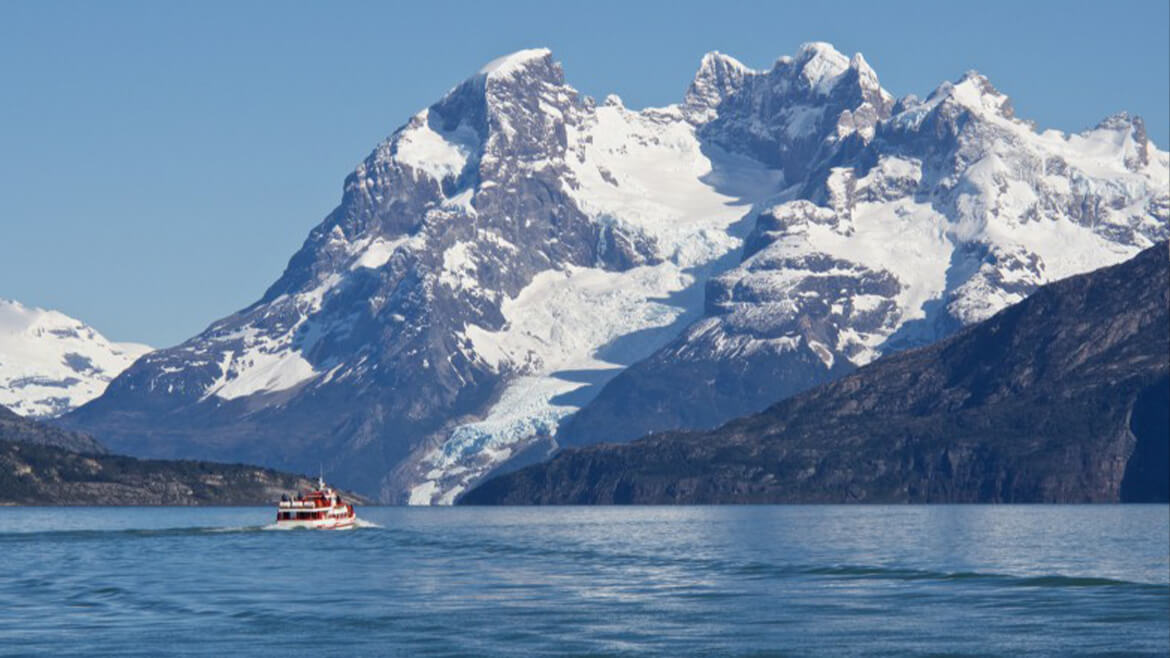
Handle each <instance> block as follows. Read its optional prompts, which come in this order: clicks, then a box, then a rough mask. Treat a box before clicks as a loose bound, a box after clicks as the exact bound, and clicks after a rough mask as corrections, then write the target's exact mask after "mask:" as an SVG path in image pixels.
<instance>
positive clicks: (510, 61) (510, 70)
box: [479, 48, 553, 79]
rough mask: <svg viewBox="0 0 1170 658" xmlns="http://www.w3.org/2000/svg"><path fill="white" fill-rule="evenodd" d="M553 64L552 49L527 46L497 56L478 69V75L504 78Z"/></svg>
mask: <svg viewBox="0 0 1170 658" xmlns="http://www.w3.org/2000/svg"><path fill="white" fill-rule="evenodd" d="M552 65H553V59H552V51H551V50H549V49H548V48H528V49H525V50H517V51H516V52H514V53H511V54H508V55H504V56H503V57H497V58H496V59H493V60H492V61H490V62H488V63H487V64H484V65H483V67H482V68H480V69H479V75H483V76H485V77H487V78H489V79H497V78H506V77H509V76H513V75H515V74H517V73H519V72H521V71H525V70H529V69H532V68H538V67H551V66H552Z"/></svg>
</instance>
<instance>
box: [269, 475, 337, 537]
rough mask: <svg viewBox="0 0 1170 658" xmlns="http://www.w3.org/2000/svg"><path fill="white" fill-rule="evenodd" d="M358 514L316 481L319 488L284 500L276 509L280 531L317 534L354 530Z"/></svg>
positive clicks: (329, 489) (333, 492)
mask: <svg viewBox="0 0 1170 658" xmlns="http://www.w3.org/2000/svg"><path fill="white" fill-rule="evenodd" d="M356 522H357V514H355V513H354V511H353V505H351V504H349V503H347V502H345V501H344V500H342V499H341V495H340V494H338V493H337V492H336V491H334V490H333V488H332V487H329V486H326V484H325V480H324V479H323V478H317V487H316V488H315V489H310V490H309V491H306V492H303V493H301V494H298V495H297V496H295V497H291V498H290V497H289V496H281V497H280V504H279V505H278V506H277V508H276V527H277V528H282V529H283V528H287V529H290V530H291V529H293V528H310V529H315V530H343V529H346V528H352V527H354V524H355V523H356Z"/></svg>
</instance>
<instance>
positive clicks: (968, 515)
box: [0, 505, 1170, 656]
mask: <svg viewBox="0 0 1170 658" xmlns="http://www.w3.org/2000/svg"><path fill="white" fill-rule="evenodd" d="M272 516H273V514H272V511H271V510H269V509H262V508H230V509H222V508H221V509H188V508H179V509H176V508H161V509H160V508H131V509H110V508H99V509H82V508H72V509H61V508H57V509H29V508H8V509H0V554H2V557H0V654H3V655H25V654H32V655H38V654H39V655H54V656H59V655H87V656H88V655H103V654H118V655H138V656H154V655H159V654H163V653H167V654H186V655H206V656H222V655H228V654H234V655H238V656H249V655H257V656H295V655H517V654H522V653H528V654H542V655H563V654H643V653H646V654H659V655H672V656H673V655H772V654H782V655H808V654H823V655H842V654H851V653H866V654H875V653H879V654H880V653H887V654H897V655H903V654H934V653H949V654H971V655H1018V654H1021V653H1029V652H1031V653H1036V654H1076V653H1085V654H1096V653H1104V652H1119V653H1123V654H1150V655H1165V654H1166V653H1167V652H1170V562H1168V552H1170V548H1168V546H1170V508H1168V507H1167V506H1165V505H1152V506H1076V507H1072V506H1070V507H1064V506H1060V507H1057V506H1036V507H1032V506H1027V507H1006V506H1004V507H989V506H938V507H852V506H841V507H839V506H825V507H783V506H780V507H770V506H765V507H634V508H613V507H609V508H571V507H570V508H479V509H463V508H454V509H451V508H447V509H409V508H363V509H360V510H359V516H360V517H362V518H364V519H366V520H368V521H372V522H374V523H377V524H379V525H380V526H381V527H378V528H364V529H359V530H355V531H352V532H307V531H302V532H281V531H266V530H263V529H261V528H262V526H263V525H265V524H267V523H269V521H270V519H271V517H272Z"/></svg>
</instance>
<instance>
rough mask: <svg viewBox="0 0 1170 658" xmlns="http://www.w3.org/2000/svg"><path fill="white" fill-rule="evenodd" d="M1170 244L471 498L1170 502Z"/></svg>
mask: <svg viewBox="0 0 1170 658" xmlns="http://www.w3.org/2000/svg"><path fill="white" fill-rule="evenodd" d="M1168 417H1170V250H1168V247H1167V244H1166V243H1162V244H1159V245H1157V246H1155V247H1153V248H1150V249H1148V250H1146V251H1144V252H1142V253H1141V254H1139V255H1138V256H1137V257H1136V258H1134V259H1132V260H1130V261H1128V262H1125V263H1123V264H1121V265H1117V266H1113V267H1109V268H1105V269H1102V270H1099V271H1096V272H1093V273H1090V274H1085V275H1080V276H1075V277H1072V278H1069V279H1066V280H1064V281H1061V282H1058V283H1054V284H1049V285H1047V286H1044V287H1042V288H1040V289H1039V290H1037V291H1036V292H1035V293H1034V294H1032V295H1031V296H1030V297H1028V298H1027V299H1025V300H1024V301H1023V302H1020V303H1018V304H1016V305H1014V306H1011V307H1009V308H1007V309H1006V310H1004V311H1001V312H1000V313H997V314H996V315H994V316H992V317H991V318H989V319H986V320H984V321H982V322H980V323H978V324H976V325H974V326H972V327H970V328H968V329H966V330H963V331H961V332H960V333H958V334H957V335H955V336H953V337H951V338H949V339H946V340H943V341H942V342H939V343H937V344H934V345H931V346H929V347H926V348H922V349H917V350H912V351H908V352H902V353H899V354H896V355H893V356H888V357H884V358H882V359H878V360H877V361H874V362H873V363H871V364H869V365H867V366H865V367H863V368H861V369H860V370H858V371H857V372H856V373H854V374H852V375H849V376H846V377H844V378H842V379H840V380H838V381H836V382H832V383H829V384H826V385H824V386H821V387H819V388H817V389H815V390H812V391H809V392H806V393H803V394H800V395H797V396H795V397H793V398H790V399H788V400H785V401H783V402H780V403H778V404H776V405H774V406H772V407H770V408H768V409H767V410H766V411H764V412H763V413H760V414H757V415H753V416H750V417H747V418H744V419H741V420H736V421H733V422H731V423H728V424H727V425H725V426H723V427H721V428H719V429H717V430H714V431H710V432H699V433H677V432H674V433H663V434H658V435H654V436H650V437H647V438H643V439H640V440H638V441H635V442H633V443H630V444H626V445H597V446H591V447H586V448H580V449H569V450H565V451H562V452H561V453H560V454H558V455H557V456H556V457H554V458H553V459H551V460H550V461H549V462H547V463H545V464H540V465H535V466H530V467H528V468H525V469H522V470H520V471H518V472H515V473H512V474H509V475H505V476H502V477H499V478H496V479H493V480H490V481H488V482H487V483H485V484H483V485H481V486H480V487H479V488H477V489H475V490H473V491H471V492H470V493H468V494H467V496H466V497H465V498H464V499H463V502H466V503H472V504H476V503H478V504H488V503H492V504H500V503H503V504H570V503H571V504H577V503H580V504H596V503H647V504H651V503H753V502H1117V501H1135V502H1137V501H1161V502H1165V501H1167V500H1168V499H1170V493H1168V482H1170V472H1168V469H1167V462H1166V459H1167V445H1168V443H1170V432H1168V431H1167V429H1168V428H1167V422H1168V421H1167V418H1168Z"/></svg>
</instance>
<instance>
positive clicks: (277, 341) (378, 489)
mask: <svg viewBox="0 0 1170 658" xmlns="http://www.w3.org/2000/svg"><path fill="white" fill-rule="evenodd" d="M1007 107H1008V106H1007V102H1006V99H1005V98H1003V97H1002V96H1001V95H999V94H998V93H997V92H994V90H991V89H990V86H989V85H987V84H985V81H983V80H982V79H981V78H978V77H969V78H965V79H964V80H963V81H961V82H960V83H958V84H954V85H944V86H943V87H941V88H940V90H939V91H938V92H936V94H935V95H933V96H932V97H931V98H930V99H928V100H926V101H921V102H919V101H916V100H914V99H903V100H901V101H895V99H894V98H893V97H892V96H891V95H890V94H889V93H888V92H886V91H884V90H883V89H882V88H881V86H880V85H879V84H878V81H877V76H876V74H875V73H874V72H873V70H872V69H871V68H870V67H869V66H868V64H867V63H866V62H865V60H864V59H863V58H862V57H860V56H855V57H853V58H847V57H844V56H843V55H841V54H840V53H838V52H837V51H836V50H834V49H833V48H832V47H831V46H828V45H827V44H808V45H806V46H803V47H802V48H801V49H800V51H799V52H798V53H797V55H796V56H794V57H785V58H781V59H780V60H778V61H777V62H776V64H775V65H774V66H773V67H772V68H771V69H769V70H768V71H754V70H751V69H749V68H747V67H745V66H743V65H742V64H740V63H739V62H736V61H735V60H734V59H732V58H730V57H727V56H725V55H720V54H717V53H712V54H710V55H708V56H706V57H704V58H703V61H702V63H701V66H700V69H699V71H698V73H697V74H696V76H695V79H694V81H693V83H692V84H691V86H690V88H689V90H688V91H687V92H686V95H685V97H684V100H683V102H682V103H680V104H678V105H672V106H669V107H666V108H650V109H645V110H641V111H633V110H630V109H628V108H625V107H624V106H623V105H622V103H621V100H620V99H618V98H617V97H614V96H611V97H609V98H606V99H605V100H604V101H602V102H600V103H599V102H595V101H594V100H592V99H590V98H587V97H584V96H582V95H580V94H578V93H577V91H576V90H574V89H573V88H572V87H571V86H569V85H568V84H567V83H566V82H565V79H564V76H563V73H562V71H561V69H560V66H559V65H558V64H556V63H555V62H554V61H553V59H552V57H551V54H550V53H549V52H548V51H545V50H530V51H522V52H519V53H515V54H513V55H510V56H507V57H504V58H501V59H500V60H497V61H495V62H492V63H489V64H488V65H487V66H485V67H484V68H483V69H482V70H480V71H479V72H477V73H476V74H475V75H473V76H471V77H470V78H469V79H467V80H466V81H464V82H463V83H461V84H459V85H458V86H456V87H455V88H454V89H452V90H451V91H450V92H449V93H448V94H447V95H446V96H444V97H443V98H442V99H441V100H439V102H437V103H435V104H434V105H432V106H431V107H429V108H427V109H426V110H423V111H422V112H420V113H418V114H417V115H415V116H414V117H412V118H411V119H410V120H409V121H408V122H407V123H406V125H404V126H403V127H402V128H400V129H399V130H398V131H396V132H395V133H394V134H393V135H391V136H390V137H389V138H388V139H387V140H385V141H384V142H383V143H382V144H380V145H378V146H377V147H376V148H375V149H374V151H373V152H372V153H371V154H370V156H369V157H368V158H366V160H365V161H363V162H362V163H361V164H360V165H359V166H358V167H357V168H356V169H355V170H354V172H353V173H352V174H350V176H349V177H347V179H346V181H345V186H344V191H343V196H342V200H341V204H340V205H339V206H338V207H337V209H336V210H334V211H333V213H331V214H330V215H329V216H328V217H327V218H326V219H325V220H324V221H323V222H322V223H321V224H320V225H319V226H318V227H317V228H315V229H314V230H313V231H312V233H311V234H310V235H309V237H308V239H307V240H306V241H305V244H304V246H303V247H302V249H301V250H300V251H299V252H298V253H297V254H295V255H294V256H293V257H292V259H291V260H290V261H289V265H288V268H287V269H286V270H285V272H284V274H283V275H282V276H281V277H280V278H279V280H277V282H276V283H275V284H274V285H273V286H272V287H271V288H270V289H269V290H268V291H267V292H266V293H265V294H264V295H263V296H262V297H261V299H260V300H259V301H258V302H257V303H256V304H254V305H252V306H250V307H248V308H246V309H243V310H241V311H240V312H238V313H236V314H234V315H232V316H230V317H227V318H224V319H221V320H219V321H217V322H215V323H213V324H212V325H211V326H210V327H209V328H208V329H207V330H206V331H205V332H203V333H202V334H200V335H198V336H196V337H193V338H192V339H190V340H189V341H187V342H185V343H183V344H181V345H179V346H177V347H174V348H170V349H165V350H160V351H158V352H154V353H152V354H150V355H148V356H146V357H144V358H143V359H140V360H139V361H138V362H137V363H136V364H135V365H134V366H133V367H131V368H130V369H128V370H127V371H126V372H124V373H123V374H122V375H121V376H119V377H118V378H117V379H116V380H115V381H114V382H113V383H112V384H111V385H110V387H109V389H108V390H107V391H106V393H105V394H104V395H103V396H102V397H101V398H99V399H98V400H95V401H93V402H91V403H89V404H88V405H86V406H85V407H83V408H81V409H79V410H78V411H76V412H74V413H72V414H70V415H69V416H68V417H66V418H65V419H63V421H62V422H63V423H64V424H65V425H67V426H69V427H74V428H82V429H85V430H88V431H92V432H93V433H94V434H96V435H97V436H98V437H99V438H100V439H102V440H103V441H104V442H106V443H107V444H108V445H110V446H111V447H112V448H113V449H115V450H118V451H121V452H128V453H131V454H137V455H144V456H154V457H198V458H204V459H216V460H231V461H237V460H238V461H246V462H252V463H261V464H266V465H269V466H274V467H279V468H283V469H289V470H298V471H314V470H316V468H317V467H318V464H319V463H321V462H324V465H325V467H326V468H327V470H329V471H330V472H333V473H337V474H338V475H337V477H338V479H339V483H340V484H344V485H346V486H350V487H354V488H358V489H360V490H362V491H365V492H371V493H375V494H377V495H379V496H380V497H381V499H382V500H385V501H389V502H410V503H416V504H432V503H450V502H451V501H453V500H454V499H455V497H457V496H458V495H459V494H460V493H462V492H464V491H466V490H467V488H468V487H470V486H471V485H473V484H474V483H475V482H478V481H479V480H480V479H481V478H483V477H484V476H485V475H487V474H488V473H490V472H492V471H493V470H494V469H497V468H499V467H501V465H504V464H507V463H509V462H512V463H515V462H516V460H518V459H520V460H523V459H531V458H538V457H541V456H543V455H544V454H545V453H546V452H548V451H549V450H552V449H555V447H556V446H557V445H558V443H562V444H563V443H565V442H581V443H587V442H591V441H594V440H598V439H611V438H624V437H628V438H632V437H633V436H636V435H637V433H641V432H643V431H646V430H651V429H661V428H668V427H676V426H693V427H702V426H706V425H712V424H714V423H716V422H718V421H720V420H722V419H725V418H727V417H730V416H732V415H738V414H741V413H746V412H749V411H754V410H758V409H759V408H762V407H763V406H764V405H765V404H766V403H768V402H772V401H775V400H776V399H779V398H781V397H783V396H785V395H788V394H791V393H792V392H795V391H798V390H801V389H803V388H805V387H808V386H811V385H813V384H814V383H816V382H818V381H823V380H826V379H829V378H832V377H836V376H839V375H841V374H843V373H845V372H848V371H849V370H851V369H852V368H854V367H855V366H856V365H857V364H861V363H864V362H866V361H868V360H870V359H872V358H875V357H876V356H877V355H879V354H881V353H884V352H887V351H891V350H893V349H896V348H898V347H901V346H909V345H915V344H921V343H925V342H928V341H930V340H933V339H935V338H937V337H939V336H941V335H944V334H945V333H947V332H949V331H951V330H952V329H953V328H954V327H956V326H958V325H960V324H962V323H966V322H971V321H974V320H976V319H980V318H983V317H987V315H989V314H990V313H991V312H994V311H995V310H997V309H998V308H1001V307H1002V306H1004V305H1006V304H1008V303H1011V302H1012V301H1016V300H1018V299H1020V298H1022V296H1023V295H1024V294H1026V293H1027V292H1028V291H1030V290H1032V289H1034V288H1035V287H1036V286H1037V285H1040V284H1041V283H1044V282H1046V281H1050V280H1054V279H1057V278H1060V277H1063V276H1067V275H1069V274H1073V273H1076V272H1080V271H1084V270H1087V269H1092V268H1093V267H1096V266H1099V265H1103V264H1107V263H1111V262H1116V261H1118V260H1121V259H1123V258H1125V257H1127V256H1128V255H1132V254H1133V253H1136V251H1137V250H1138V249H1140V248H1141V247H1142V246H1145V245H1147V244H1149V243H1150V241H1152V240H1154V239H1158V238H1159V237H1161V236H1164V235H1165V233H1166V230H1167V228H1166V226H1167V208H1170V201H1167V187H1168V186H1170V184H1168V183H1167V182H1166V181H1167V177H1168V174H1167V171H1170V168H1168V164H1167V155H1166V153H1165V152H1161V151H1157V150H1156V149H1154V147H1153V146H1152V145H1150V144H1149V143H1148V141H1147V140H1146V139H1145V136H1144V134H1143V133H1142V131H1141V130H1140V123H1139V122H1136V121H1133V120H1130V119H1126V118H1117V119H1115V120H1113V121H1111V122H1109V123H1107V124H1106V125H1103V126H1102V127H1101V128H1099V129H1098V130H1096V131H1090V132H1089V133H1085V134H1084V135H1080V136H1066V135H1062V134H1057V133H1051V132H1049V133H1043V134H1036V133H1035V132H1034V131H1032V129H1031V127H1030V126H1028V125H1027V124H1025V123H1023V122H1020V121H1018V120H1016V119H1014V118H1013V117H1011V115H1010V111H1009V110H1008V109H1007ZM631 364H638V365H637V366H635V367H634V368H631V369H629V370H626V372H628V373H629V374H628V375H619V373H622V372H623V369H626V368H627V367H628V366H630V365H631ZM615 376H616V377H617V378H616V379H615ZM607 383H608V384H609V386H608V387H607V386H606V385H607ZM680 384H681V385H680ZM599 393H600V397H598V398H597V400H596V401H595V402H593V403H592V404H591V401H593V400H594V398H595V397H597V396H598V395H599ZM623 405H624V406H623ZM583 407H584V411H582V412H581V413H580V414H578V416H579V419H577V420H570V419H573V418H574V414H575V413H577V412H578V410H581V409H582V408H583ZM566 423H571V424H569V425H566Z"/></svg>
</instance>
